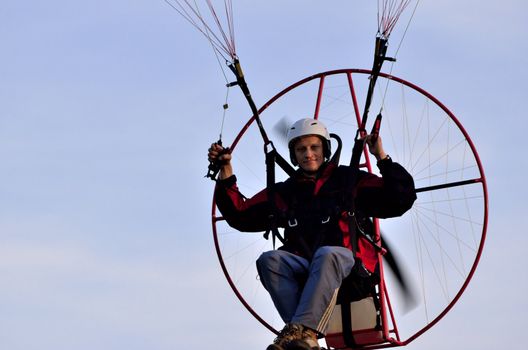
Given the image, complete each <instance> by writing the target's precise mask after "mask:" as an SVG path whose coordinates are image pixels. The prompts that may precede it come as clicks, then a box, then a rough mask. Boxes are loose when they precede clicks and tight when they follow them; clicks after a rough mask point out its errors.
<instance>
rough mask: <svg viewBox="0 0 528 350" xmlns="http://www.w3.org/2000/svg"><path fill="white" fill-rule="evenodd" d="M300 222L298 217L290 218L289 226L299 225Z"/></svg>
mask: <svg viewBox="0 0 528 350" xmlns="http://www.w3.org/2000/svg"><path fill="white" fill-rule="evenodd" d="M298 224H299V223H298V222H297V219H296V218H293V219H290V220H288V226H289V227H295V226H297V225H298Z"/></svg>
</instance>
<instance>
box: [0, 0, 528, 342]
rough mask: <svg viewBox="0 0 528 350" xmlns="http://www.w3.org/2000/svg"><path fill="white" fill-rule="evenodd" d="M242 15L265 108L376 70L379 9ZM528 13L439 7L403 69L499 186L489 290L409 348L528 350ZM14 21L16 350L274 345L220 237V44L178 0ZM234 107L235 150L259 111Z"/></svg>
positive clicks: (84, 8)
mask: <svg viewBox="0 0 528 350" xmlns="http://www.w3.org/2000/svg"><path fill="white" fill-rule="evenodd" d="M234 6H235V27H236V40H237V45H238V54H239V56H240V57H241V61H242V63H243V66H244V69H245V73H246V76H247V79H248V83H249V84H250V87H251V89H252V92H253V96H254V97H255V100H256V102H257V104H261V103H264V101H266V100H267V99H268V98H270V97H271V96H273V95H274V94H275V93H276V92H278V91H279V90H282V89H283V88H284V87H285V86H287V85H289V84H291V83H293V82H295V81H297V80H300V79H301V78H303V77H305V76H308V75H311V74H314V73H317V72H320V71H326V70H330V69H337V68H370V66H371V56H372V44H373V38H374V34H375V30H376V19H375V16H376V6H375V3H374V2H373V1H366V0H363V1H343V0H339V1H332V2H330V1H325V2H321V1H300V0H294V1H287V2H285V1H276V0H269V1H265V2H256V1H252V2H251V3H250V2H242V1H237V2H234ZM527 11H528V5H527V4H526V3H525V2H523V1H520V0H505V1H502V2H482V1H454V0H446V1H442V2H441V3H438V2H433V1H422V2H421V4H420V6H419V8H418V10H417V13H416V15H415V18H414V19H413V21H412V24H411V27H410V29H409V32H408V33H407V36H406V38H405V40H404V42H403V46H402V48H401V50H400V53H399V55H398V63H397V64H396V65H395V67H394V71H393V73H394V74H395V75H398V76H401V77H405V79H407V80H410V81H412V82H415V83H417V84H418V85H420V86H422V87H424V88H426V89H427V90H428V91H429V92H431V93H432V94H433V95H435V96H437V97H439V98H440V99H441V100H442V101H443V102H444V103H446V104H447V105H448V106H449V108H450V109H451V110H452V111H454V112H455V114H457V115H458V116H459V118H460V119H461V121H462V124H463V125H464V126H465V128H466V129H467V130H468V132H469V133H470V135H471V137H472V139H473V141H474V142H475V144H476V147H477V149H478V151H479V153H480V156H481V158H482V161H483V163H484V169H485V171H486V175H487V180H488V187H489V191H490V219H489V229H488V240H487V242H486V248H485V250H484V254H483V257H482V261H481V264H480V265H479V268H478V270H477V273H476V275H475V278H474V280H473V281H472V283H471V284H470V286H469V288H468V290H467V291H466V293H465V294H464V296H463V297H462V300H461V301H460V302H459V303H458V304H457V305H456V306H455V308H454V309H453V311H452V312H450V313H449V314H448V316H447V317H446V318H445V319H444V320H442V321H441V322H440V324H438V325H437V326H436V327H434V328H433V329H432V330H431V331H429V332H428V333H426V334H425V335H423V336H422V337H421V338H419V339H418V340H416V341H415V342H413V343H412V344H411V345H409V346H408V348H410V349H420V348H424V347H426V348H428V349H431V350H434V349H444V348H452V349H465V350H470V349H479V350H486V349H496V348H498V347H499V346H500V347H504V348H510V349H518V348H521V347H522V345H521V344H522V334H523V329H524V325H523V321H524V317H523V315H524V314H525V313H526V311H528V308H527V303H526V301H525V299H524V295H526V292H528V285H527V282H526V280H525V279H524V278H522V273H519V272H520V271H523V270H524V268H525V267H526V263H525V259H524V254H523V252H524V246H525V245H526V243H527V242H528V240H527V238H526V236H525V234H524V231H525V228H524V225H523V220H522V218H523V217H524V216H525V207H524V200H525V198H526V195H527V191H526V188H525V186H524V182H525V181H524V180H525V179H524V173H525V172H526V170H527V165H528V163H527V160H526V157H524V155H523V149H524V147H523V141H524V132H525V130H527V122H526V120H525V119H524V114H525V112H524V110H523V109H522V103H523V102H524V101H525V100H526V99H527V97H528V96H527V89H526V79H527V78H528V76H527V75H528V74H527V70H526V57H527V53H528V47H527V43H526V40H524V38H525V36H526V34H528V28H527V24H526V21H525V18H524V14H525V13H526V12H527ZM0 23H1V24H0V45H1V47H2V49H1V52H2V54H1V55H0V160H1V163H0V164H1V166H0V242H1V244H0V310H1V312H0V346H1V347H2V348H3V349H10V350H17V349H21V350H22V349H23V350H31V349H39V350H46V349H54V350H60V349H78V350H82V349H93V348H100V349H125V348H126V349H131V350H134V349H138V350H141V349H160V350H164V349H173V348H177V347H179V346H182V345H183V346H186V347H187V348H190V349H201V348H206V347H209V346H211V345H210V344H211V343H212V344H215V345H216V346H217V347H218V348H220V349H235V350H238V349H247V348H248V347H250V348H264V347H265V346H266V345H267V343H268V342H269V341H270V340H271V339H272V338H273V335H272V334H271V333H270V332H269V331H267V330H266V329H264V328H263V327H262V326H260V324H258V322H256V321H255V320H254V319H253V318H252V317H251V316H250V315H249V314H248V313H247V312H246V311H245V310H244V309H243V307H242V306H241V305H240V304H239V303H238V301H237V300H236V299H235V297H234V296H233V294H232V292H231V291H230V289H229V287H228V285H227V283H226V282H225V280H224V278H223V276H222V274H221V271H220V267H219V265H218V262H217V259H216V256H215V252H214V247H213V242H212V237H211V227H210V205H211V196H212V189H213V183H212V182H210V181H207V180H205V179H204V178H203V175H204V174H205V170H206V167H207V162H206V159H205V153H206V149H207V147H208V145H209V144H210V143H211V142H212V141H214V140H216V139H217V137H218V133H219V129H220V119H221V114H222V110H221V106H222V104H223V103H224V99H225V93H226V91H225V87H224V84H225V82H224V78H223V76H222V73H221V70H220V68H219V67H218V63H217V62H216V60H215V58H214V55H213V53H212V51H211V48H210V47H209V46H208V43H207V42H206V41H205V39H204V38H202V37H201V36H200V35H199V34H198V33H197V32H196V31H195V30H194V29H193V28H192V27H191V26H190V25H189V24H188V23H186V22H184V21H183V20H182V19H181V18H180V17H179V16H178V15H177V13H175V12H174V11H173V10H172V9H171V8H170V7H169V6H167V5H166V4H165V3H164V2H163V1H162V0H156V1H138V0H129V1H122V0H115V1H112V2H108V1H90V2H72V1H64V0H51V1H46V2H39V1H34V0H29V1H25V2H20V1H12V0H5V1H4V2H3V4H2V10H1V11H0ZM398 34H401V33H398V32H397V33H395V35H398ZM230 97H231V98H230V102H231V103H232V104H233V108H232V109H231V110H230V112H229V114H228V116H227V118H228V119H227V122H226V127H225V139H226V140H230V139H232V138H233V136H234V132H235V130H236V126H239V125H240V120H241V119H240V117H239V116H238V115H237V112H240V113H248V112H247V110H245V109H244V108H247V107H245V106H244V105H243V101H240V95H239V94H238V92H236V93H235V92H233V93H231V96H230ZM242 119H243V118H242ZM257 141H258V140H257ZM389 152H390V151H389Z"/></svg>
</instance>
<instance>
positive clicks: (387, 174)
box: [356, 159, 416, 218]
mask: <svg viewBox="0 0 528 350" xmlns="http://www.w3.org/2000/svg"><path fill="white" fill-rule="evenodd" d="M378 167H379V169H380V172H381V175H382V177H381V178H380V177H378V176H376V175H373V174H368V173H363V172H362V173H361V174H360V177H359V179H358V184H357V192H356V208H358V209H359V210H361V211H362V212H363V213H364V214H365V215H366V216H372V217H377V218H389V217H396V216H401V215H403V214H404V213H405V212H406V211H407V210H409V209H410V208H411V207H412V205H413V203H414V201H415V200H416V192H415V188H414V180H413V178H412V176H411V175H410V174H409V173H408V172H407V170H405V169H404V168H403V167H402V166H401V165H400V164H398V163H395V162H393V161H392V160H391V159H387V160H383V161H380V162H378Z"/></svg>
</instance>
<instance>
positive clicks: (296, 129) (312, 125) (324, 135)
mask: <svg viewBox="0 0 528 350" xmlns="http://www.w3.org/2000/svg"><path fill="white" fill-rule="evenodd" d="M308 135H315V136H319V137H320V138H321V139H322V140H323V149H324V156H325V158H327V159H328V158H330V153H331V142H330V134H329V133H328V129H327V128H326V126H325V125H324V124H323V123H322V122H320V121H319V120H317V119H313V118H304V119H300V120H297V121H296V122H295V123H293V124H292V126H291V127H290V128H289V129H288V148H289V149H290V159H291V161H292V163H293V165H297V160H296V158H295V152H294V150H293V143H294V142H293V141H295V140H296V139H297V138H299V137H301V136H308Z"/></svg>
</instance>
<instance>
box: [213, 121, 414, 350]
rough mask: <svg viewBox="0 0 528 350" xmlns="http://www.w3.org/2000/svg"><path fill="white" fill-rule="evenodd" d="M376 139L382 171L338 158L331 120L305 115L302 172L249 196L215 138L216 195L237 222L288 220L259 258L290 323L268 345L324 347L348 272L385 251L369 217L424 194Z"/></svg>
mask: <svg viewBox="0 0 528 350" xmlns="http://www.w3.org/2000/svg"><path fill="white" fill-rule="evenodd" d="M372 140H373V138H372V136H370V135H368V136H367V137H366V140H365V141H366V142H367V144H368V146H369V151H370V153H371V154H372V155H374V156H375V157H376V159H377V161H378V162H377V165H378V167H379V169H380V172H381V174H382V177H381V178H380V177H377V176H375V175H373V174H369V173H367V172H364V171H360V170H358V169H357V168H352V167H349V166H338V165H337V164H335V163H334V162H331V161H330V155H331V142H330V135H329V133H328V130H327V129H326V127H325V126H324V124H323V123H321V122H320V121H318V120H315V119H310V118H307V119H301V120H299V121H297V122H295V123H294V124H293V125H292V127H291V128H290V130H289V132H288V147H289V150H290V159H291V161H292V163H293V164H294V165H295V166H298V169H297V171H296V173H295V175H294V176H292V177H290V178H289V179H287V180H286V181H284V182H279V183H277V184H275V186H273V187H272V189H271V191H270V190H269V189H265V190H263V191H261V192H259V193H258V194H256V195H255V196H254V197H252V198H249V199H246V198H245V197H244V196H243V195H242V194H241V193H240V192H239V191H238V188H237V185H236V176H235V175H234V174H233V168H232V165H231V155H230V154H229V153H226V152H224V150H223V148H222V147H221V146H219V145H218V144H213V145H211V148H210V149H209V154H208V156H209V160H210V161H214V162H218V163H219V164H221V169H220V173H219V177H218V180H217V185H216V189H215V198H216V203H217V205H218V207H219V209H220V211H221V212H222V214H223V216H224V218H225V219H226V220H227V222H228V223H229V225H230V226H232V227H233V228H235V229H238V230H240V231H245V232H258V231H265V230H267V229H269V226H270V219H269V218H270V217H272V216H273V217H274V218H275V223H276V225H277V226H279V227H283V228H284V242H283V246H282V247H280V248H279V249H278V250H273V251H268V252H265V253H263V254H262V255H261V256H260V257H259V259H258V260H257V270H258V273H259V276H260V280H261V281H262V284H263V285H264V287H265V288H266V290H267V291H268V292H269V294H270V296H271V298H272V300H273V303H274V305H275V307H276V308H277V311H278V312H279V314H280V316H281V318H282V319H283V321H284V322H285V324H286V325H285V327H284V329H283V330H282V331H281V332H280V334H279V336H278V337H277V338H276V339H275V340H274V342H273V344H271V345H269V346H268V348H267V350H283V349H285V348H286V347H292V348H304V349H319V345H318V342H317V338H319V337H322V336H324V334H325V330H326V326H327V324H328V320H329V317H330V315H331V313H332V310H333V308H334V306H335V303H336V298H337V293H338V290H339V287H340V286H341V283H342V281H343V279H344V278H345V277H347V276H348V275H351V273H352V271H361V272H362V273H363V274H365V273H366V274H367V275H370V274H374V273H375V271H376V265H377V261H378V259H377V252H376V250H375V247H374V246H373V244H372V240H371V239H370V240H369V237H367V236H366V234H365V233H364V232H365V231H368V228H366V227H365V223H366V222H367V223H368V219H367V218H368V217H378V218H386V217H394V216H400V215H402V214H403V213H404V212H405V211H407V210H408V209H409V208H410V207H411V206H412V203H413V202H414V200H415V199H416V195H415V192H414V182H413V179H412V177H411V176H410V175H409V173H407V171H405V169H404V168H403V167H401V166H400V165H399V164H397V163H394V162H392V160H391V158H390V157H389V156H388V155H387V154H386V153H385V151H384V150H383V146H382V141H381V138H380V137H378V138H377V139H376V141H375V142H373V141H372ZM367 225H368V224H367ZM354 273H357V272H354ZM358 278H359V277H358Z"/></svg>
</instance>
